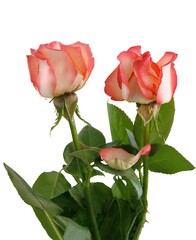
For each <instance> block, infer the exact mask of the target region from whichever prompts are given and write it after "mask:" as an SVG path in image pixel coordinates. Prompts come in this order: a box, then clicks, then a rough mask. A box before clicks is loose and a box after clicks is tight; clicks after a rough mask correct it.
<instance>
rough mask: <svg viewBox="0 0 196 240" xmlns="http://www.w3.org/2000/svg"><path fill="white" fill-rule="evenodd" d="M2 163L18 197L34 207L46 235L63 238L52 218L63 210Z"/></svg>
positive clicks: (56, 238) (58, 238)
mask: <svg viewBox="0 0 196 240" xmlns="http://www.w3.org/2000/svg"><path fill="white" fill-rule="evenodd" d="M4 165H5V168H6V170H7V172H8V175H9V177H10V179H11V181H12V183H13V185H14V186H15V188H16V189H17V191H18V193H19V195H20V197H21V198H22V199H23V201H24V202H25V203H27V204H28V205H30V206H31V207H32V208H33V209H34V211H35V213H36V215H37V217H38V219H39V220H40V221H41V223H42V225H43V227H44V228H45V230H46V231H47V233H48V235H49V236H50V237H52V239H54V240H63V238H62V235H61V232H60V231H59V228H58V227H57V226H56V224H55V223H54V222H53V220H52V217H53V216H55V215H59V214H61V213H63V210H62V209H61V208H60V207H59V206H58V205H56V204H55V203H53V202H52V201H50V200H48V199H46V198H44V197H43V196H41V195H40V194H38V193H37V192H36V191H35V190H33V189H32V188H31V187H30V186H29V185H28V184H27V183H26V182H25V180H24V179H23V178H22V177H21V176H20V175H18V174H17V173H16V172H15V171H14V170H13V169H12V168H10V167H9V166H7V165H6V164H4Z"/></svg>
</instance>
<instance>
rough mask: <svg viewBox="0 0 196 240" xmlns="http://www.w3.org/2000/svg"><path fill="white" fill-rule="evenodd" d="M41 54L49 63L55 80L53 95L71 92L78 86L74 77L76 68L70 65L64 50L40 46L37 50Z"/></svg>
mask: <svg viewBox="0 0 196 240" xmlns="http://www.w3.org/2000/svg"><path fill="white" fill-rule="evenodd" d="M38 53H39V54H42V56H44V57H45V58H46V59H47V60H48V64H49V65H50V67H51V69H52V71H53V74H54V76H55V78H56V79H58V81H56V88H55V90H54V95H53V96H59V95H62V94H64V93H66V92H71V91H73V90H74V88H76V87H77V86H78V82H76V81H75V78H76V76H77V74H78V72H77V69H76V68H75V67H74V66H73V65H72V63H71V62H70V60H69V58H68V56H67V55H66V53H65V52H63V51H59V50H53V49H49V48H41V49H40V50H39V51H38Z"/></svg>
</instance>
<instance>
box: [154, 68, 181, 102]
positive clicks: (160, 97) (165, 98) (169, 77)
mask: <svg viewBox="0 0 196 240" xmlns="http://www.w3.org/2000/svg"><path fill="white" fill-rule="evenodd" d="M176 87H177V74H176V70H175V68H174V64H173V63H170V64H168V65H166V66H164V67H163V68H162V79H161V84H160V86H159V89H158V93H157V103H158V104H164V103H167V102H169V101H170V100H171V99H172V97H173V95H174V92H175V90H176Z"/></svg>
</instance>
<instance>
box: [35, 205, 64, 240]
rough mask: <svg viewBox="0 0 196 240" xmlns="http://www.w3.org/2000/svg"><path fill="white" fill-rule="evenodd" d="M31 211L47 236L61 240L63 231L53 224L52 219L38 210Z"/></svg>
mask: <svg viewBox="0 0 196 240" xmlns="http://www.w3.org/2000/svg"><path fill="white" fill-rule="evenodd" d="M33 210H34V213H35V215H36V217H37V218H38V219H39V221H40V223H41V225H42V227H43V228H44V229H45V230H46V232H47V234H48V236H49V237H50V238H51V239H54V240H63V231H62V229H61V228H60V227H59V226H58V225H57V224H56V223H55V222H54V220H53V217H52V216H49V215H48V214H47V212H45V211H43V210H41V209H39V208H33Z"/></svg>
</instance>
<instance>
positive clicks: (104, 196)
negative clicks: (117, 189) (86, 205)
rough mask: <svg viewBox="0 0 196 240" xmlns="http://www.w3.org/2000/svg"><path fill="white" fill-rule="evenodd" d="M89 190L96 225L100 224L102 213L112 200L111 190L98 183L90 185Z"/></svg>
mask: <svg viewBox="0 0 196 240" xmlns="http://www.w3.org/2000/svg"><path fill="white" fill-rule="evenodd" d="M90 188H91V199H92V202H93V208H94V212H95V214H96V219H97V223H98V224H102V222H103V218H104V211H105V209H106V207H107V206H108V204H110V202H111V201H112V198H113V196H112V191H111V188H109V187H108V186H106V185H105V184H103V183H100V182H96V183H91V185H90Z"/></svg>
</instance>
